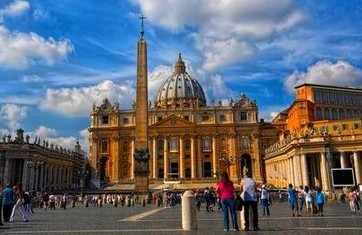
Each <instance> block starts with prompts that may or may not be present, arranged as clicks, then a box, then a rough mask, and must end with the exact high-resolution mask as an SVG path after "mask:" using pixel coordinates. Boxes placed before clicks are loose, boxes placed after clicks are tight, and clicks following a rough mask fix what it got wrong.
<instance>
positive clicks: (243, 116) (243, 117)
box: [240, 112, 247, 121]
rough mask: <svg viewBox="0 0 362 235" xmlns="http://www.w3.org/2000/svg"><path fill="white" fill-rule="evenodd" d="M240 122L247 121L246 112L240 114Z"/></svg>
mask: <svg viewBox="0 0 362 235" xmlns="http://www.w3.org/2000/svg"><path fill="white" fill-rule="evenodd" d="M240 120H241V121H246V120H247V117H246V112H240Z"/></svg>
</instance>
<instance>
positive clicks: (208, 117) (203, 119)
mask: <svg viewBox="0 0 362 235" xmlns="http://www.w3.org/2000/svg"><path fill="white" fill-rule="evenodd" d="M209 119H210V116H209V115H203V116H202V121H203V122H207V121H209Z"/></svg>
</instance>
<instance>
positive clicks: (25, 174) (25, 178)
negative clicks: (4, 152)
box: [21, 159, 30, 191]
mask: <svg viewBox="0 0 362 235" xmlns="http://www.w3.org/2000/svg"><path fill="white" fill-rule="evenodd" d="M28 170H29V169H28V166H27V165H26V160H25V159H24V164H23V178H22V179H21V181H22V183H23V187H24V188H23V190H26V191H28V190H29V189H30V188H29V185H28Z"/></svg>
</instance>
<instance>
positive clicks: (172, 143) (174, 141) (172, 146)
mask: <svg viewBox="0 0 362 235" xmlns="http://www.w3.org/2000/svg"><path fill="white" fill-rule="evenodd" d="M177 150H178V141H177V138H172V139H171V140H170V151H177Z"/></svg>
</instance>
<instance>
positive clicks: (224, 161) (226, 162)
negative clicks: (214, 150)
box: [218, 155, 233, 177]
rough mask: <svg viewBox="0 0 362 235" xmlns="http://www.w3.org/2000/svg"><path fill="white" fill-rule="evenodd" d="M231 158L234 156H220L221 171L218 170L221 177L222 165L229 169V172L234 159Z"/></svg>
mask: <svg viewBox="0 0 362 235" xmlns="http://www.w3.org/2000/svg"><path fill="white" fill-rule="evenodd" d="M230 159H233V157H230V158H226V157H225V156H223V155H222V156H221V157H219V172H218V177H220V173H221V166H222V167H223V168H226V169H227V172H228V174H229V166H230V165H231V164H232V161H231V160H230Z"/></svg>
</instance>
